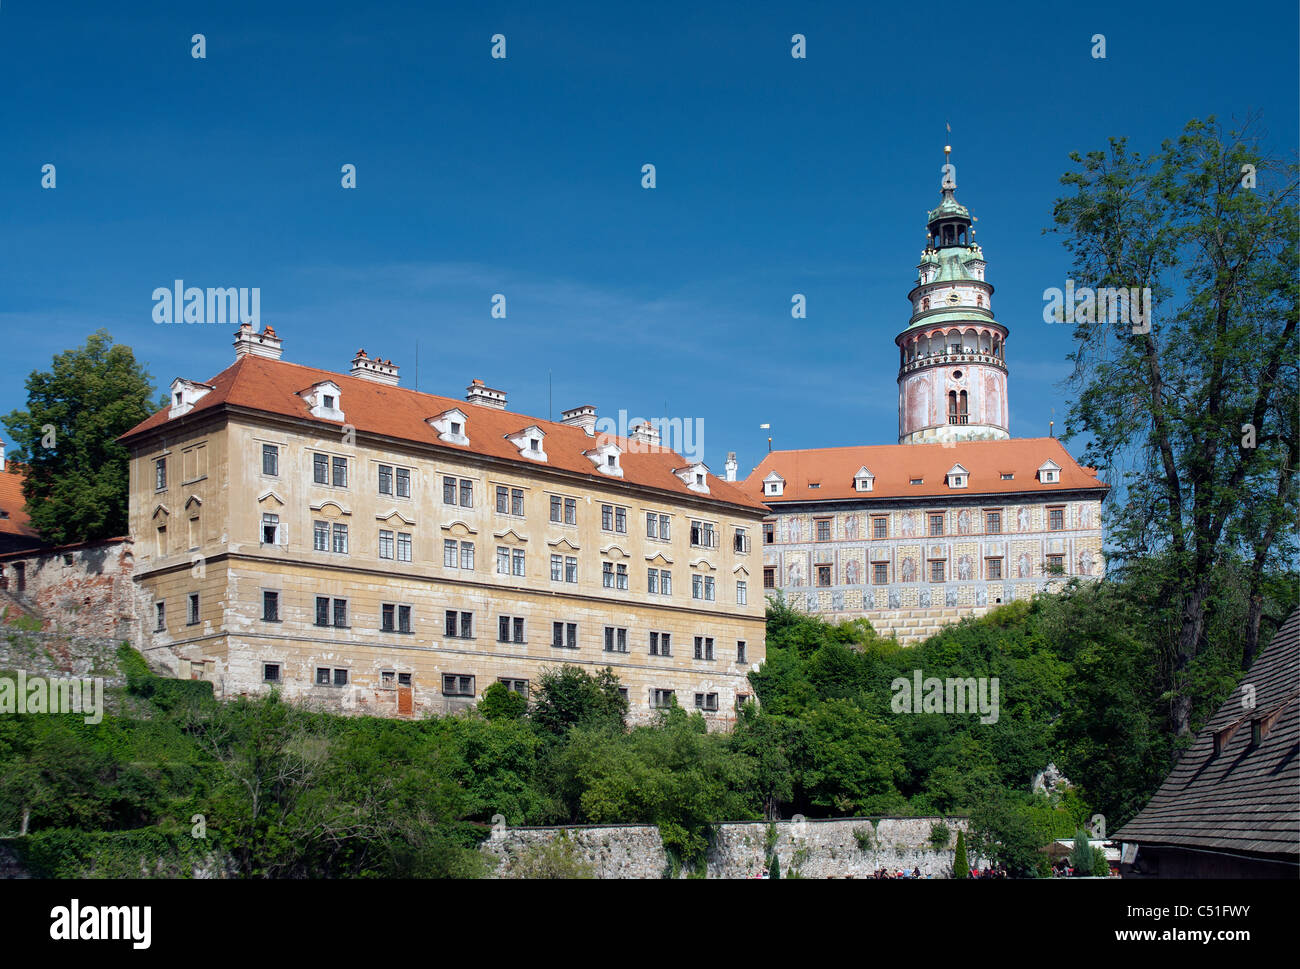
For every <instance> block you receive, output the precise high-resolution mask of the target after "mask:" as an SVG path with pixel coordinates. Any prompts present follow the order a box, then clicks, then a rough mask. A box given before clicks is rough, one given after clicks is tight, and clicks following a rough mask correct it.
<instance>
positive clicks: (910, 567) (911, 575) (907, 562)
mask: <svg viewBox="0 0 1300 969" xmlns="http://www.w3.org/2000/svg"><path fill="white" fill-rule="evenodd" d="M903 581H904V582H915V581H916V562H915V561H913V560H912V559H903Z"/></svg>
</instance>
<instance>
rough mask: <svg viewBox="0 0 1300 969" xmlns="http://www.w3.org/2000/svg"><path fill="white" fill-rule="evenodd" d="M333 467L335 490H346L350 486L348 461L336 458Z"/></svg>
mask: <svg viewBox="0 0 1300 969" xmlns="http://www.w3.org/2000/svg"><path fill="white" fill-rule="evenodd" d="M332 465H333V471H334V475H333V478H334V480H333V482H332V484H333V485H334V487H335V488H346V487H347V486H348V459H347V458H334V459H333V461H332Z"/></svg>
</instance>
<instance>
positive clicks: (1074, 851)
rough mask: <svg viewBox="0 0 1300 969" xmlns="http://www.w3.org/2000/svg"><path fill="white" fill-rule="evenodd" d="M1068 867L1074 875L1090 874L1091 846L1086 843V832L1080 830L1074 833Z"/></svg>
mask: <svg viewBox="0 0 1300 969" xmlns="http://www.w3.org/2000/svg"><path fill="white" fill-rule="evenodd" d="M1070 867H1071V868H1073V869H1074V873H1075V874H1076V875H1080V876H1082V875H1091V874H1092V845H1090V844H1089V843H1088V832H1087V831H1084V830H1083V829H1082V828H1080V829H1079V830H1078V831H1076V832H1075V833H1074V847H1073V848H1071V849H1070Z"/></svg>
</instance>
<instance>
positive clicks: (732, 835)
mask: <svg viewBox="0 0 1300 969" xmlns="http://www.w3.org/2000/svg"><path fill="white" fill-rule="evenodd" d="M940 821H942V822H943V823H944V824H946V825H947V826H948V830H949V838H948V844H947V845H946V846H945V847H943V848H939V849H936V848H935V847H934V846H933V845H932V844H931V842H930V830H931V827H932V826H933V825H934V824H936V823H937V822H940ZM966 827H967V822H966V819H965V818H874V819H872V818H837V819H834V820H827V821H777V822H773V823H772V824H771V825H769V824H768V822H766V821H755V822H745V823H736V824H720V825H717V826H716V827H715V829H714V836H715V837H714V843H713V846H712V847H711V848H710V850H709V854H708V858H707V868H706V875H707V877H709V878H753V877H755V876H756V875H758V874H759V873H760V872H761V871H762V869H763V868H764V866H765V865H766V863H767V854H768V849H767V844H768V838H769V828H771V829H774V831H775V835H776V838H775V844H774V846H773V851H774V852H775V853H776V856H777V858H778V859H780V863H781V874H782V877H787V878H788V877H792V876H796V875H797V876H798V877H802V878H870V877H871V876H872V875H873V874H874V873H875V872H876V871H878V870H879V869H881V868H887V869H889V870H890V871H897V870H899V869H903V870H905V871H907V872H909V873H910V872H912V871H913V870H914V869H916V868H920V869H921V874H922V876H923V877H927V878H950V877H952V865H953V859H954V856H955V854H956V851H955V848H956V839H957V831H958V830H959V829H961V830H966ZM561 834H563V835H564V836H565V837H567V838H568V839H569V841H570V842H572V843H573V845H574V847H575V852H574V855H575V857H576V858H577V859H580V860H582V861H585V862H586V863H587V864H588V865H590V866H591V869H592V871H593V873H594V874H595V876H596V877H597V878H663V877H665V876H666V874H667V872H668V866H669V861H668V856H667V853H666V852H665V851H664V846H663V841H662V840H661V838H660V836H659V829H658V828H655V827H652V826H646V825H635V826H633V825H629V826H605V827H567V828H566V827H555V828H502V829H499V830H497V831H494V832H493V835H492V837H491V838H489V839H488V841H486V842H485V843H484V845H483V850H484V851H485V852H486V853H488V854H489V855H491V856H492V857H493V859H495V861H496V865H497V867H496V872H495V876H496V877H510V874H511V870H512V867H513V865H514V864H515V863H516V862H517V861H518V859H519V857H520V855H521V853H523V852H526V851H528V849H529V848H531V847H533V846H536V845H539V844H545V843H547V842H550V841H553V840H555V839H556V838H558V837H560V836H561ZM969 858H970V863H971V865H972V866H974V865H976V864H980V865H982V864H983V861H982V860H981V859H978V858H976V857H975V855H974V854H973V853H972V854H971V855H970V856H969ZM684 875H685V873H683V876H684Z"/></svg>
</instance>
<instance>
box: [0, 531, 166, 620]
mask: <svg viewBox="0 0 1300 969" xmlns="http://www.w3.org/2000/svg"><path fill="white" fill-rule="evenodd" d="M134 568H135V559H134V554H133V544H132V542H131V541H130V540H129V539H125V538H117V539H108V540H106V541H102V542H86V543H81V544H78V545H66V546H62V547H59V548H52V549H41V550H37V551H32V552H13V553H9V554H7V555H3V556H0V614H3V615H4V616H5V619H6V621H8V622H11V623H12V622H14V621H15V620H16V619H19V618H20V617H21V618H23V619H26V620H27V621H28V623H29V624H31V623H33V622H39V623H40V628H41V629H42V630H43V631H45V632H50V633H56V634H58V635H61V636H72V637H81V638H100V639H108V638H113V639H117V640H119V641H121V640H124V639H134V638H135V636H136V628H137V622H138V619H139V617H140V616H141V615H142V614H143V613H142V610H141V605H140V604H141V599H140V595H139V590H138V589H137V588H136V585H135V583H134V582H133V581H132V574H133V572H134Z"/></svg>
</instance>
